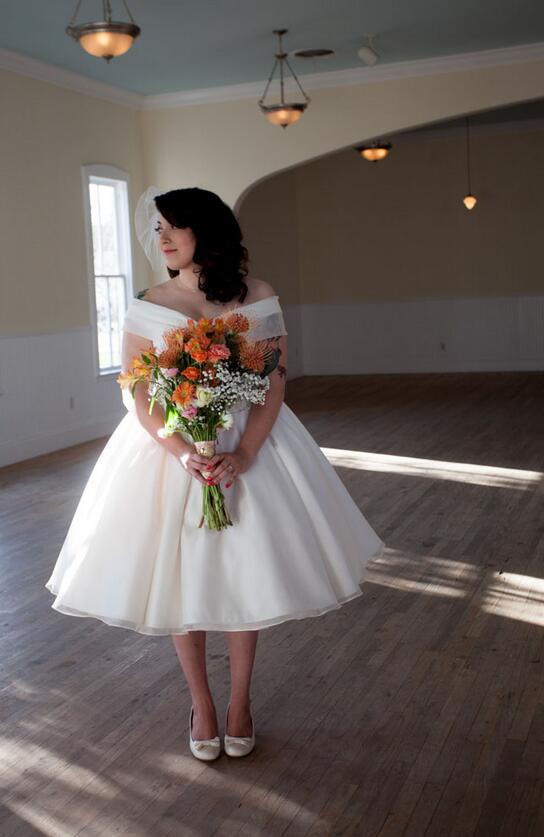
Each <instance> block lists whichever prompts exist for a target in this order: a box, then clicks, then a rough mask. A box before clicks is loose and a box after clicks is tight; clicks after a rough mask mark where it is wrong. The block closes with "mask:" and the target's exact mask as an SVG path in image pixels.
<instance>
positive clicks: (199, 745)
mask: <svg viewBox="0 0 544 837" xmlns="http://www.w3.org/2000/svg"><path fill="white" fill-rule="evenodd" d="M189 746H190V748H191V753H192V754H193V756H194V757H195V758H197V759H201V761H213V760H214V759H216V758H217V757H218V756H219V755H220V753H221V741H220V739H219V736H218V735H216V736H215V737H214V738H197V739H196V740H195V739H194V738H193V707H192V706H191V714H190V715H189Z"/></svg>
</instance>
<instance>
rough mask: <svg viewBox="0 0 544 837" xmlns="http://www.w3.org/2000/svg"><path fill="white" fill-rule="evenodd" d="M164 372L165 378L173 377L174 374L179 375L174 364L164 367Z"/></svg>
mask: <svg viewBox="0 0 544 837" xmlns="http://www.w3.org/2000/svg"><path fill="white" fill-rule="evenodd" d="M164 374H165V375H166V377H167V378H175V377H176V375H179V369H178V368H177V367H176V366H172V368H171V369H165V370H164Z"/></svg>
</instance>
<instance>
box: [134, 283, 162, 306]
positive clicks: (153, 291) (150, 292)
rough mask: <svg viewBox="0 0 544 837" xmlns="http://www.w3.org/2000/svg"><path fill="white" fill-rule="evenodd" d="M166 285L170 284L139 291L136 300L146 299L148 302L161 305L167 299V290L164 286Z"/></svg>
mask: <svg viewBox="0 0 544 837" xmlns="http://www.w3.org/2000/svg"><path fill="white" fill-rule="evenodd" d="M166 285H168V282H161V283H160V284H158V285H153V286H152V287H151V288H145V290H143V291H138V293H137V294H136V298H137V299H145V300H146V301H147V302H156V303H158V304H159V305H160V304H161V303H162V301H163V299H164V298H165V291H166V288H165V287H164V286H166Z"/></svg>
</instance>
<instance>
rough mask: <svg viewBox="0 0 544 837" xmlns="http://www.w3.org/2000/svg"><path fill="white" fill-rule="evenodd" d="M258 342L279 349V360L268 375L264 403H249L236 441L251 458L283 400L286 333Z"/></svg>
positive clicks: (264, 437)
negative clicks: (241, 429) (244, 424)
mask: <svg viewBox="0 0 544 837" xmlns="http://www.w3.org/2000/svg"><path fill="white" fill-rule="evenodd" d="M258 344H259V345H262V344H265V345H266V346H269V347H270V348H272V349H277V350H279V360H278V365H277V366H276V368H275V369H273V370H272V372H270V374H269V376H268V377H269V378H270V388H269V390H268V391H267V393H266V398H265V403H264V404H252V405H251V407H250V410H249V415H248V418H247V422H246V426H245V428H244V432H243V434H242V438H241V439H240V441H239V443H238V448H237V450H238V451H241V452H242V453H244V454H246V456H249V458H250V459H251V460H253V459H254V458H255V456H256V455H257V453H258V451H259V448H260V447H261V445H262V444H263V442H264V440H265V439H266V437H267V436H268V434H269V433H270V431H271V430H272V427H273V425H274V422H275V421H276V418H277V416H278V413H279V411H280V408H281V405H282V403H283V400H284V396H285V382H286V377H287V335H286V334H284V335H282V336H281V337H270V338H268V339H267V340H261V341H258Z"/></svg>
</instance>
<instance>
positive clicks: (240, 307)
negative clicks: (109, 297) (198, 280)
mask: <svg viewBox="0 0 544 837" xmlns="http://www.w3.org/2000/svg"><path fill="white" fill-rule="evenodd" d="M278 298H279V294H271V295H270V296H265V297H263V299H257V300H255V302H248V303H247V304H246V305H238V306H237V307H236V308H230V309H229V310H228V311H226V312H225V313H224V314H221V313H218V314H217V316H218V317H221V316H227V315H228V314H233V313H234V312H235V311H243V310H245V309H246V308H251V307H252V306H253V305H259V304H260V303H261V302H266V301H267V300H269V299H278ZM132 301H133V302H143V303H145V305H152V306H153V307H154V308H163V309H164V310H165V311H170V312H171V313H172V314H179V315H180V317H185V319H186V320H195V321H197V320H198V319H199V318H198V317H192V316H189V314H184V313H183V311H178V309H177V308H170V307H169V306H168V305H160V303H158V302H151V301H150V300H149V299H140V298H139V297H137V296H136V297H133V300H132ZM208 319H214V318H213V317H209V318H208Z"/></svg>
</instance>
